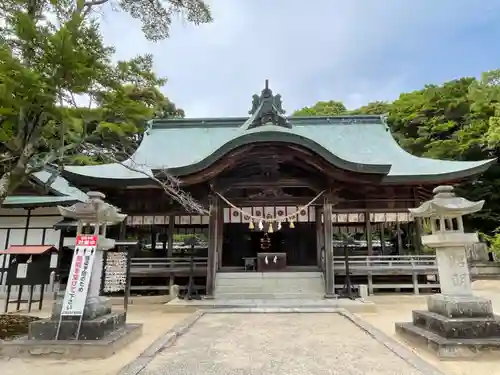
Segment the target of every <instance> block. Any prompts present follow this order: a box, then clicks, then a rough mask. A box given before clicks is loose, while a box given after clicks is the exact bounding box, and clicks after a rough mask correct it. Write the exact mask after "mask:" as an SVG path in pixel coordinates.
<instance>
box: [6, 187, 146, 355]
mask: <svg viewBox="0 0 500 375" xmlns="http://www.w3.org/2000/svg"><path fill="white" fill-rule="evenodd" d="M88 196H89V198H90V199H89V201H88V202H85V203H76V204H75V205H73V206H71V207H59V211H60V212H61V215H62V216H64V217H68V218H71V219H76V220H77V221H78V227H77V236H78V235H80V234H83V228H84V227H87V228H89V227H90V228H92V230H91V231H92V232H93V233H91V235H94V236H97V243H96V245H97V246H96V250H95V255H94V258H93V259H94V262H93V266H92V269H91V273H90V282H89V284H88V292H87V296H86V299H85V305H84V307H83V314H82V315H81V316H80V315H77V316H72V315H65V314H62V313H61V311H62V307H63V303H64V299H63V298H64V294H62V295H59V298H58V299H57V300H56V301H54V305H53V308H52V314H51V316H50V318H49V319H45V320H40V321H35V322H33V323H31V324H30V327H29V332H28V336H27V337H25V338H22V339H19V340H13V341H9V342H5V343H4V344H3V345H2V346H1V347H0V355H2V356H7V357H23V356H30V355H37V356H40V355H49V356H52V357H66V358H106V357H109V356H111V355H112V354H114V353H115V352H116V351H117V350H118V349H120V348H121V347H123V346H125V345H127V344H128V343H129V342H130V341H132V340H134V339H135V338H137V337H139V336H140V335H141V333H142V325H141V324H126V312H113V311H112V307H111V301H110V300H109V299H108V298H106V297H104V296H101V295H100V289H101V283H102V278H103V260H104V256H105V254H106V250H109V249H111V248H113V247H114V246H115V241H114V240H113V239H109V238H106V227H107V226H108V225H113V224H117V223H119V222H121V221H123V220H124V219H125V217H126V215H123V214H120V213H119V211H118V209H117V208H116V207H114V206H112V205H110V204H108V203H106V202H104V201H103V198H104V195H103V194H101V193H97V192H89V193H88ZM60 256H61V255H60Z"/></svg>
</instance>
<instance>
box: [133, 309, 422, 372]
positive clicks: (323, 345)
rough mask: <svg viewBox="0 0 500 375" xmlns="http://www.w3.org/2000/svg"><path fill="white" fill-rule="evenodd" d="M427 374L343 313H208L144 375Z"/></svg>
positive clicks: (158, 356) (146, 370)
mask: <svg viewBox="0 0 500 375" xmlns="http://www.w3.org/2000/svg"><path fill="white" fill-rule="evenodd" d="M164 374H165V375H166V374H168V375H191V374H192V375H197V374H204V375H211V374H213V375H247V374H248V375H250V374H266V375H273V374H280V375H295V374H297V375H299V374H300V375H306V374H311V375H315V374H322V375H323V374H325V375H326V374H332V375H337V374H338V375H354V374H359V375H362V374H363V375H379V374H380V375H382V374H383V375H425V374H424V373H423V372H421V371H419V370H417V369H415V368H414V367H412V366H410V365H409V364H408V363H407V362H405V361H404V360H403V359H401V358H400V357H398V356H397V355H396V354H394V353H393V352H392V351H390V350H389V349H387V348H386V347H385V346H383V345H382V344H381V343H379V342H378V341H376V340H375V339H373V338H372V337H371V336H369V335H368V334H366V333H365V332H364V331H363V330H361V329H360V328H359V327H357V326H356V325H354V324H353V323H352V322H350V321H349V320H348V319H347V318H345V317H343V316H341V315H338V314H334V313H332V314H327V313H319V314H314V313H303V314H295V313H288V314H207V315H205V316H203V317H202V318H201V319H200V320H198V321H197V322H196V323H195V324H194V325H193V326H192V327H191V328H190V329H189V331H188V332H187V333H186V334H185V335H183V336H181V337H180V338H179V339H178V341H177V342H176V343H175V344H174V345H173V346H172V347H170V348H168V349H166V350H164V351H163V352H160V353H158V355H157V356H156V357H155V358H154V359H153V361H152V362H151V363H150V364H149V365H148V366H147V367H146V368H145V369H144V370H143V371H142V372H141V373H140V375H164Z"/></svg>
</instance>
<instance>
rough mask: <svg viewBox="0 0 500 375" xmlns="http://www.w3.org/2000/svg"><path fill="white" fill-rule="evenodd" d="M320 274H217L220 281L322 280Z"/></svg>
mask: <svg viewBox="0 0 500 375" xmlns="http://www.w3.org/2000/svg"><path fill="white" fill-rule="evenodd" d="M322 277H323V274H322V273H321V272H218V273H217V278H220V279H260V278H264V279H308V278H313V279H317V278H322Z"/></svg>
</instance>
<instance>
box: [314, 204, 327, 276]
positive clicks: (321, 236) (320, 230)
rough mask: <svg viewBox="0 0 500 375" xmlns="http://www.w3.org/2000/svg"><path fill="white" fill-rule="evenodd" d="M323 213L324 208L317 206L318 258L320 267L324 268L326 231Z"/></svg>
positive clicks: (315, 216)
mask: <svg viewBox="0 0 500 375" xmlns="http://www.w3.org/2000/svg"><path fill="white" fill-rule="evenodd" d="M322 214H323V209H322V207H320V206H316V212H315V215H314V218H315V220H316V223H315V224H316V259H317V264H318V267H319V269H323V262H322V261H321V252H322V251H323V247H324V246H325V237H324V235H325V233H324V231H323V223H322V222H321V215H322Z"/></svg>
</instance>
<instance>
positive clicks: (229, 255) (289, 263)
mask: <svg viewBox="0 0 500 375" xmlns="http://www.w3.org/2000/svg"><path fill="white" fill-rule="evenodd" d="M223 233H224V242H223V247H222V257H221V258H222V259H221V261H222V262H221V270H232V271H238V270H241V271H245V270H246V271H249V270H255V269H256V268H257V267H256V265H257V258H258V255H259V254H260V253H273V254H275V253H277V254H285V255H284V256H285V257H286V268H287V269H290V270H297V269H300V268H301V267H308V268H309V269H310V268H311V267H316V266H317V264H318V259H317V254H318V252H317V245H316V231H315V225H314V223H296V224H295V227H294V228H289V225H288V224H283V226H282V228H280V230H276V231H273V232H271V233H269V232H268V231H266V230H259V229H253V230H252V229H249V227H248V224H239V223H231V224H225V225H224V232H223ZM250 262H253V266H251V265H250Z"/></svg>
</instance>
